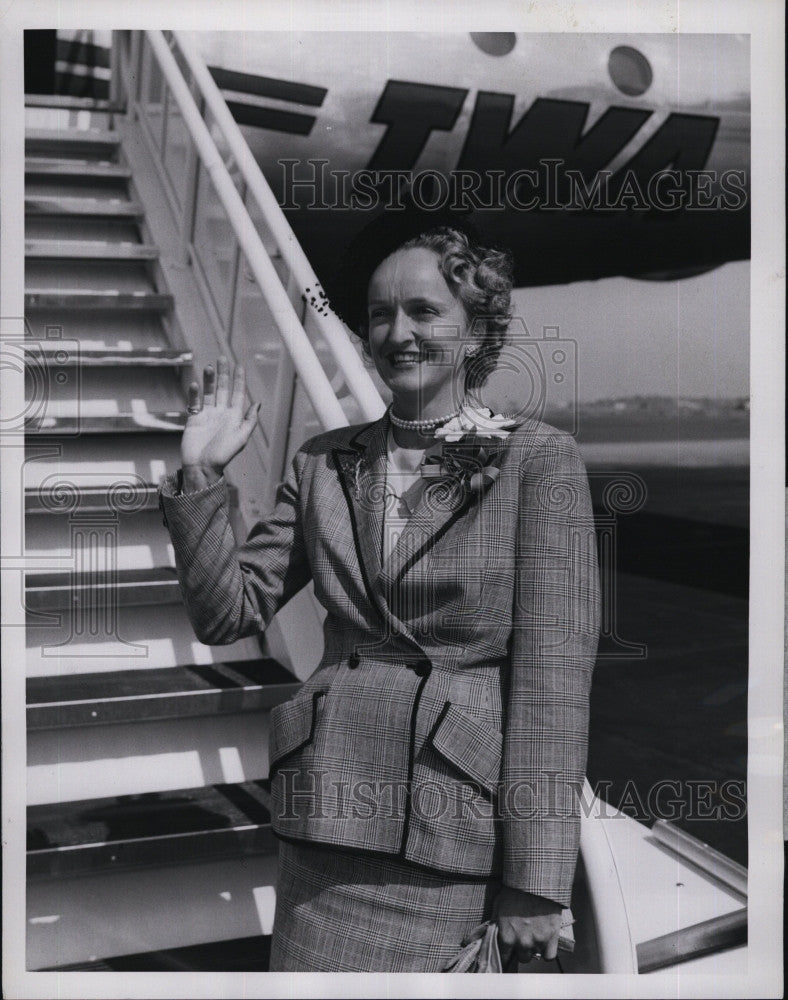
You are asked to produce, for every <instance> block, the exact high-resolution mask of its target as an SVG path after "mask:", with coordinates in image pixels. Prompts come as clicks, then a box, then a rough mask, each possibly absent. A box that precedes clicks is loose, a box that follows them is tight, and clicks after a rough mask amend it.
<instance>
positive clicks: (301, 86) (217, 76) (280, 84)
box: [208, 66, 328, 108]
mask: <svg viewBox="0 0 788 1000" xmlns="http://www.w3.org/2000/svg"><path fill="white" fill-rule="evenodd" d="M208 69H209V70H210V73H211V76H212V77H213V78H214V80H215V82H216V85H217V87H222V88H224V89H225V90H237V91H238V92H239V93H242V94H254V95H255V96H257V97H272V98H275V99H276V100H279V101H292V102H293V103H295V104H308V105H310V106H311V107H315V108H319V107H320V106H321V105H322V103H323V101H324V100H325V97H326V94H327V93H328V90H327V89H326V88H325V87H313V86H311V85H310V84H307V83H293V82H292V81H290V80H277V79H275V78H274V77H270V76H255V75H253V74H252V73H239V72H238V71H237V70H231V69H223V68H222V67H220V66H209V67H208Z"/></svg>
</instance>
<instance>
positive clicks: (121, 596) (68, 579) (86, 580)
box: [25, 566, 181, 611]
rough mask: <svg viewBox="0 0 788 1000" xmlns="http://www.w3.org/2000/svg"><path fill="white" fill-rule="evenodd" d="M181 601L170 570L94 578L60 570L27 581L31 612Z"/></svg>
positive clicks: (29, 575)
mask: <svg viewBox="0 0 788 1000" xmlns="http://www.w3.org/2000/svg"><path fill="white" fill-rule="evenodd" d="M110 593H111V597H110V596H109V595H110ZM180 601H181V592H180V589H179V587H178V579H177V576H176V575H175V570H174V569H173V568H172V567H170V566H160V567H158V568H157V569H124V570H119V571H117V572H115V573H108V572H106V571H105V572H99V573H92V574H90V575H88V574H75V573H73V572H71V571H69V570H56V571H54V572H52V571H48V572H44V573H27V575H26V577H25V605H26V608H27V610H28V611H64V610H66V609H68V608H72V607H74V606H79V607H83V608H104V607H105V606H108V605H109V604H111V603H113V602H114V604H115V605H116V606H129V605H134V606H144V605H150V604H179V603H180Z"/></svg>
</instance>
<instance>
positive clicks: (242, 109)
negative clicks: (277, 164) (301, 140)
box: [227, 101, 316, 135]
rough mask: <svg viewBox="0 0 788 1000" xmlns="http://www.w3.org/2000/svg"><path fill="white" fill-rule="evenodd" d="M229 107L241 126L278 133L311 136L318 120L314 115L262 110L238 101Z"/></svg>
mask: <svg viewBox="0 0 788 1000" xmlns="http://www.w3.org/2000/svg"><path fill="white" fill-rule="evenodd" d="M227 107H228V108H229V109H230V111H231V113H232V116H233V118H234V119H235V120H236V122H237V123H238V124H239V125H254V126H255V127H257V128H268V129H273V130H274V131H276V132H289V133H290V134H291V135H309V133H310V132H311V131H312V126H313V125H314V124H315V120H316V119H315V116H314V115H300V114H298V113H297V112H295V111H280V110H279V109H278V108H261V107H259V106H258V105H255V104H241V103H239V102H238V101H228V102H227Z"/></svg>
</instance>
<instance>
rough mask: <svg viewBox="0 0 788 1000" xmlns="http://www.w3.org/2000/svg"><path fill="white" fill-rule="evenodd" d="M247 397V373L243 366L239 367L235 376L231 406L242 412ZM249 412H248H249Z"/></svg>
mask: <svg viewBox="0 0 788 1000" xmlns="http://www.w3.org/2000/svg"><path fill="white" fill-rule="evenodd" d="M245 396H246V373H245V372H244V367H243V365H237V366H236V369H235V373H234V375H233V393H232V396H231V398H230V406H231V407H232V408H233V409H238V410H240V409H241V407H242V406H243V404H244V397H245ZM247 412H248V411H247Z"/></svg>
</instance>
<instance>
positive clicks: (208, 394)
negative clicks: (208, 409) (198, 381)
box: [202, 365, 216, 407]
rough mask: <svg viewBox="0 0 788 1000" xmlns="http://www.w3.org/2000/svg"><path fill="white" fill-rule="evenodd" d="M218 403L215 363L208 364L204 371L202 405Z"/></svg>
mask: <svg viewBox="0 0 788 1000" xmlns="http://www.w3.org/2000/svg"><path fill="white" fill-rule="evenodd" d="M215 403H216V372H215V371H214V368H213V365H206V366H205V368H203V372H202V405H203V406H204V407H205V406H214V405H215Z"/></svg>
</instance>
